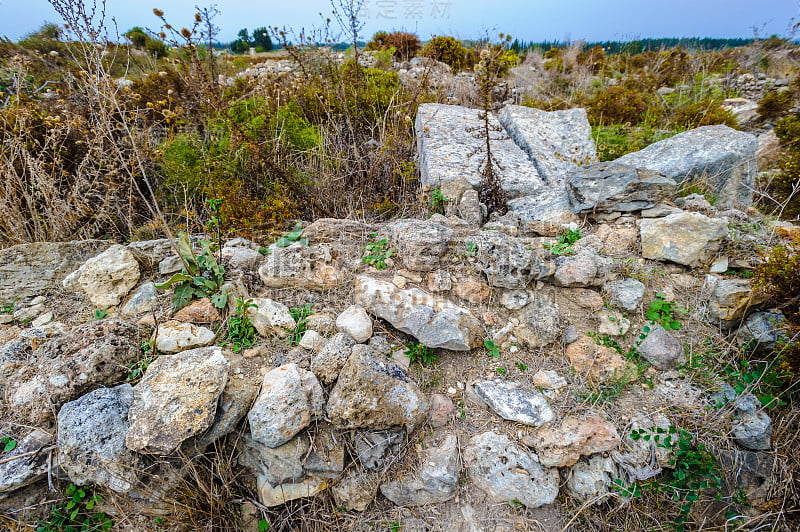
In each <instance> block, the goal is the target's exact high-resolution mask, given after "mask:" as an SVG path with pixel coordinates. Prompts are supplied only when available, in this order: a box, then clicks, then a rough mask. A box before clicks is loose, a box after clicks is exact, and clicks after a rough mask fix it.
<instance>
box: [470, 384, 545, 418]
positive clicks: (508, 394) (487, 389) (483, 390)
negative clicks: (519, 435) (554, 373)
mask: <svg viewBox="0 0 800 532" xmlns="http://www.w3.org/2000/svg"><path fill="white" fill-rule="evenodd" d="M475 393H476V394H477V395H478V397H480V398H481V399H482V400H483V401H484V402H485V403H486V404H487V405H488V406H489V408H491V409H492V410H493V411H494V412H495V413H496V414H497V415H499V416H500V417H502V418H503V419H508V420H509V421H519V422H520V423H524V424H526V425H530V426H531V427H540V426H542V425H544V424H545V423H549V422H551V421H553V420H554V419H555V417H556V415H555V413H554V412H553V409H552V408H550V403H548V402H547V399H546V398H545V396H544V395H542V394H541V393H539V392H538V391H535V390H528V389H525V388H523V387H522V386H520V385H519V384H518V383H516V382H512V381H504V380H500V379H495V380H492V381H481V382H478V383H476V384H475Z"/></svg>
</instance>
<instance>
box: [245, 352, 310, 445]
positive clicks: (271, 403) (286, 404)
mask: <svg viewBox="0 0 800 532" xmlns="http://www.w3.org/2000/svg"><path fill="white" fill-rule="evenodd" d="M324 404H325V397H324V394H323V391H322V386H320V384H319V382H318V381H317V378H316V377H315V376H314V374H313V373H311V372H310V371H306V370H304V369H301V368H298V367H297V366H296V365H295V364H285V365H283V366H281V367H279V368H275V369H273V370H272V371H270V372H268V373H267V374H266V375H264V380H263V381H262V382H261V393H260V394H259V395H258V399H256V402H255V404H254V405H253V408H251V409H250V412H249V413H248V414H247V419H248V421H249V422H250V433H251V435H252V437H253V439H254V440H256V441H257V442H260V443H263V444H264V445H266V446H267V447H272V448H275V447H279V446H281V445H283V444H284V443H286V442H287V441H289V440H290V439H292V438H293V437H294V436H295V435H296V434H297V433H298V432H300V431H301V430H303V429H304V428H306V427H307V426H308V425H309V423H311V420H312V419H314V418H316V417H318V416H319V415H320V414H321V413H322V408H323V407H324Z"/></svg>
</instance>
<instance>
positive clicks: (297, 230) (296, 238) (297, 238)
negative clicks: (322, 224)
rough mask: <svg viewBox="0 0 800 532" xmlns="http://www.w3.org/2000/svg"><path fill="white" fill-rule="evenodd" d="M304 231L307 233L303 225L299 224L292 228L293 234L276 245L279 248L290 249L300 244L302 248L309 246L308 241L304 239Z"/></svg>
mask: <svg viewBox="0 0 800 532" xmlns="http://www.w3.org/2000/svg"><path fill="white" fill-rule="evenodd" d="M303 231H305V229H303V224H302V223H300V222H297V223H296V224H295V225H294V227H293V228H292V230H291V232H289V233H286V234H285V235H283V236H282V237H280V238H279V239H278V241H277V242H275V245H276V246H278V247H279V248H285V247H289V246H291V245H292V244H294V243H298V244H300V245H301V246H307V245H308V239H307V238H303Z"/></svg>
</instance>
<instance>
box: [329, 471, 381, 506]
mask: <svg viewBox="0 0 800 532" xmlns="http://www.w3.org/2000/svg"><path fill="white" fill-rule="evenodd" d="M374 476H375V473H372V474H369V473H366V472H364V471H359V470H358V469H357V468H350V469H348V470H347V472H345V474H344V476H343V477H342V478H341V479H340V480H339V482H337V483H336V484H335V485H334V486H332V487H331V494H332V495H333V499H334V500H335V501H336V506H337V507H338V508H346V509H347V510H348V511H356V512H363V511H364V510H366V509H367V506H369V505H370V503H371V502H372V501H373V500H374V499H375V495H376V494H377V492H378V484H379V481H378V479H377V478H373V477H374Z"/></svg>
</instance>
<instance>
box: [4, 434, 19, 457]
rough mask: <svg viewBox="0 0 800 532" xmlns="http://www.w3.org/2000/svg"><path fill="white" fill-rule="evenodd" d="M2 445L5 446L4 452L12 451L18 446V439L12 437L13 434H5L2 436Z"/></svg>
mask: <svg viewBox="0 0 800 532" xmlns="http://www.w3.org/2000/svg"><path fill="white" fill-rule="evenodd" d="M0 445H2V446H3V452H4V453H10V452H11V451H13V450H14V449H16V448H17V440H15V439H14V438H12V437H11V436H5V437H3V438H0Z"/></svg>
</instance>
